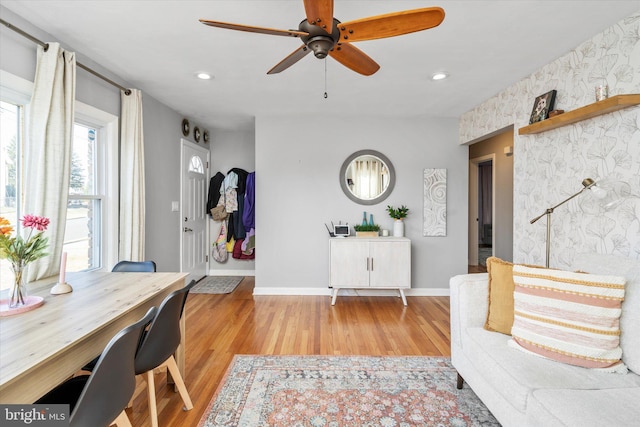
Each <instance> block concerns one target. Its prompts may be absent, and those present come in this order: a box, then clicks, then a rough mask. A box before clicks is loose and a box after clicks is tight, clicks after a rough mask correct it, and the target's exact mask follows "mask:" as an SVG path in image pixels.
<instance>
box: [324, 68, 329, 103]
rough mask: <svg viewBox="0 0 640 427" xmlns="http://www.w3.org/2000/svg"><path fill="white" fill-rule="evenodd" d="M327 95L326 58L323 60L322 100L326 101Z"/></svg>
mask: <svg viewBox="0 0 640 427" xmlns="http://www.w3.org/2000/svg"><path fill="white" fill-rule="evenodd" d="M328 97H329V94H328V93H327V58H325V59H324V99H327V98H328Z"/></svg>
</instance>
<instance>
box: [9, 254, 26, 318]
mask: <svg viewBox="0 0 640 427" xmlns="http://www.w3.org/2000/svg"><path fill="white" fill-rule="evenodd" d="M11 268H12V269H13V277H14V280H13V283H12V284H11V289H10V294H9V308H17V307H22V306H24V305H26V304H27V297H28V296H29V295H28V293H27V264H25V263H24V262H23V261H22V260H20V261H18V262H14V263H11Z"/></svg>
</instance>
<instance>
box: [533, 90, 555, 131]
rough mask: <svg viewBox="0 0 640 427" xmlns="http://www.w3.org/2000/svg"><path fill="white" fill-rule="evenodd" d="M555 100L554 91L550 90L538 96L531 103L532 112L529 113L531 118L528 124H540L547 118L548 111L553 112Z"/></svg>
mask: <svg viewBox="0 0 640 427" xmlns="http://www.w3.org/2000/svg"><path fill="white" fill-rule="evenodd" d="M555 100H556V91H555V90H551V91H549V92H547V93H545V94H544V95H540V96H538V97H537V98H536V100H535V102H534V103H533V111H531V118H530V119H529V124H531V123H535V122H541V121H542V120H545V119H547V118H548V117H549V111H551V110H553V104H554V102H555Z"/></svg>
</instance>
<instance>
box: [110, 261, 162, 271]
mask: <svg viewBox="0 0 640 427" xmlns="http://www.w3.org/2000/svg"><path fill="white" fill-rule="evenodd" d="M111 271H112V272H114V273H115V272H130V273H155V272H156V263H155V262H153V261H120V262H119V263H117V264H116V265H114V266H113V268H112V269H111Z"/></svg>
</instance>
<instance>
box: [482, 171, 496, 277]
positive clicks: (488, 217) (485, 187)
mask: <svg viewBox="0 0 640 427" xmlns="http://www.w3.org/2000/svg"><path fill="white" fill-rule="evenodd" d="M492 255H493V160H488V161H486V162H482V163H479V164H478V265H482V266H484V267H486V266H487V258H489V257H490V256H492Z"/></svg>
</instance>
